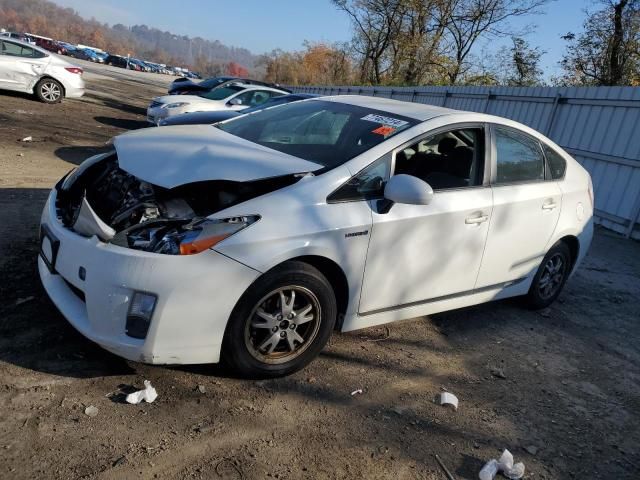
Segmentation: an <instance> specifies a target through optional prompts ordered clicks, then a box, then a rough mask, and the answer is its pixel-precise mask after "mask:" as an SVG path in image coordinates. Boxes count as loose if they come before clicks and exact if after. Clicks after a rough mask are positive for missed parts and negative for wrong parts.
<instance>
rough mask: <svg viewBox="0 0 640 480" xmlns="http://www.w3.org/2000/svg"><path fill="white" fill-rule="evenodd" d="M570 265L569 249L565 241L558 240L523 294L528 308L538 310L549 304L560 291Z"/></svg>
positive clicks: (568, 272)
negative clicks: (526, 291) (525, 293)
mask: <svg viewBox="0 0 640 480" xmlns="http://www.w3.org/2000/svg"><path fill="white" fill-rule="evenodd" d="M571 266H572V261H571V251H570V250H569V247H568V246H567V244H566V243H564V242H558V243H556V244H555V245H554V246H553V247H551V249H550V250H549V251H548V252H547V254H546V255H545V257H544V259H543V260H542V263H541V264H540V267H539V268H538V271H537V272H536V276H535V277H533V282H532V283H531V287H530V288H529V293H527V295H526V296H525V301H526V303H527V305H528V306H529V308H531V309H533V310H538V309H541V308H546V307H548V306H549V305H551V304H552V303H553V302H554V301H555V300H556V298H558V296H559V295H560V292H562V288H563V287H564V284H565V282H566V281H567V278H568V277H569V274H570V273H571Z"/></svg>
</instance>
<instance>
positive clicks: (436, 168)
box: [394, 128, 484, 190]
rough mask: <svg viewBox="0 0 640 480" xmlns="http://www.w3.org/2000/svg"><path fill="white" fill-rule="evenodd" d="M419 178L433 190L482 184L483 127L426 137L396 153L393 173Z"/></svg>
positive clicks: (450, 131)
mask: <svg viewBox="0 0 640 480" xmlns="http://www.w3.org/2000/svg"><path fill="white" fill-rule="evenodd" d="M399 173H404V174H408V175H413V176H415V177H418V178H420V179H422V180H424V181H425V182H427V183H428V184H429V185H431V188H433V189H434V190H443V189H447V188H462V187H473V186H477V185H481V184H482V177H483V173H484V130H483V129H482V128H461V129H457V130H449V131H447V132H443V133H438V134H436V135H432V136H430V137H426V138H424V139H422V140H420V141H419V142H416V143H415V144H413V145H410V146H408V147H407V148H405V149H403V150H401V151H400V152H397V153H396V166H395V172H394V174H396V175H397V174H399Z"/></svg>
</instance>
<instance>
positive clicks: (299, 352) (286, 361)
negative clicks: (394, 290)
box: [222, 261, 337, 378]
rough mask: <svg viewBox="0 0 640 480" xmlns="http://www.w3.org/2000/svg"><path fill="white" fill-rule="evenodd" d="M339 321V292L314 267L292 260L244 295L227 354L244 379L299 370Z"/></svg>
mask: <svg viewBox="0 0 640 480" xmlns="http://www.w3.org/2000/svg"><path fill="white" fill-rule="evenodd" d="M336 317H337V304H336V298H335V294H334V292H333V289H332V288H331V285H330V283H329V282H328V280H327V279H326V277H325V276H324V275H323V274H322V273H321V272H320V271H319V270H318V269H316V268H314V267H313V266H311V265H309V264H307V263H304V262H299V261H288V262H285V263H283V264H282V265H280V266H278V267H276V268H274V269H273V270H271V271H269V272H267V273H266V274H264V275H263V276H262V277H260V278H259V279H258V280H256V281H255V282H254V283H253V285H251V287H249V289H248V290H247V291H246V292H245V293H244V295H242V297H241V298H240V300H239V301H238V304H237V305H236V307H235V308H234V310H233V312H232V314H231V317H230V318H229V324H228V325H227V330H226V332H225V336H224V340H223V345H222V355H223V361H225V362H226V363H228V364H229V365H230V366H231V367H232V368H233V370H234V371H235V372H237V373H238V374H240V375H241V376H244V377H252V378H273V377H280V376H283V375H288V374H290V373H293V372H295V371H298V370H300V369H301V368H303V367H304V366H306V365H307V364H308V363H309V362H310V361H311V360H313V359H314V358H315V357H316V356H317V355H318V354H319V353H320V351H321V350H322V349H323V348H324V346H325V345H326V343H327V341H328V340H329V337H330V336H331V332H332V331H333V328H334V325H335V322H336Z"/></svg>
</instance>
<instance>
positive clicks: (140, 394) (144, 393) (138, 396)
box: [125, 380, 158, 405]
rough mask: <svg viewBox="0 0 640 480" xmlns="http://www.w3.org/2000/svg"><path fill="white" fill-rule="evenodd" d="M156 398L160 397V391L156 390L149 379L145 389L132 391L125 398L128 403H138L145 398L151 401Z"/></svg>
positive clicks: (148, 401)
mask: <svg viewBox="0 0 640 480" xmlns="http://www.w3.org/2000/svg"><path fill="white" fill-rule="evenodd" d="M156 398H158V392H156V389H155V388H153V387H152V386H151V382H150V381H149V380H145V381H144V390H138V391H137V392H133V393H130V394H129V395H127V398H126V399H125V400H126V401H127V403H132V404H134V405H136V404H138V403H140V402H141V401H143V400H144V401H145V402H147V403H151V402H153V401H154V400H155V399H156Z"/></svg>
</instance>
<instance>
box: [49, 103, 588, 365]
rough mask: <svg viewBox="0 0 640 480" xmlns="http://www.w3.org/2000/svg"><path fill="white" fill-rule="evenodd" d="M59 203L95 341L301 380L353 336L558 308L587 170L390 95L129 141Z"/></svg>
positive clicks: (76, 318)
mask: <svg viewBox="0 0 640 480" xmlns="http://www.w3.org/2000/svg"><path fill="white" fill-rule="evenodd" d="M114 146H115V150H114V151H112V152H110V153H106V154H103V155H99V156H96V157H92V158H90V159H88V160H86V161H85V162H84V163H83V164H82V165H81V166H80V167H79V168H78V169H76V170H75V171H73V172H72V173H70V174H69V175H67V176H66V177H65V178H63V179H62V180H61V181H60V182H59V183H58V184H57V185H56V187H55V188H54V189H53V190H52V192H51V194H50V196H49V199H48V201H47V204H46V206H45V208H44V212H43V215H42V222H41V252H40V256H39V258H38V266H39V271H40V276H41V278H42V282H43V284H44V287H45V289H46V291H47V292H48V294H49V296H50V297H51V299H52V300H53V302H54V303H55V304H56V306H57V307H58V308H59V309H60V311H61V312H62V313H63V314H64V315H65V317H66V318H67V319H68V320H69V321H70V322H71V324H72V325H73V326H74V327H75V328H77V329H78V330H79V331H80V332H81V333H82V334H83V335H85V336H86V337H88V338H89V339H91V340H93V341H95V342H97V343H98V344H100V345H101V346H102V347H104V348H105V349H107V350H109V351H111V352H114V353H116V354H118V355H121V356H123V357H125V358H128V359H131V360H136V361H141V362H148V363H155V364H187V363H211V362H218V361H220V360H221V359H222V360H224V361H225V362H227V363H228V364H230V365H231V366H232V367H233V368H234V369H235V370H236V371H237V372H239V373H240V374H243V375H250V376H263V377H264V376H277V375H284V374H288V373H290V372H293V371H295V370H297V369H299V368H301V367H303V366H304V365H305V364H307V363H308V362H309V361H310V360H311V359H313V358H314V357H315V356H316V355H318V353H319V352H320V351H321V349H322V348H323V347H324V345H325V344H326V342H327V340H328V339H329V336H330V335H331V332H332V331H333V330H334V329H336V328H337V329H340V330H342V331H349V330H354V329H359V328H363V327H370V326H374V325H379V324H382V323H387V322H390V321H394V320H400V319H405V318H412V317H416V316H420V315H426V314H431V313H435V312H440V311H444V310H450V309H454V308H460V307H464V306H468V305H473V304H478V303H482V302H488V301H491V300H495V299H499V298H505V297H512V296H524V298H525V299H526V301H527V302H528V303H529V305H531V306H533V307H538V308H539V307H544V306H547V305H549V304H550V303H551V302H552V301H553V300H555V298H557V296H558V295H559V293H560V291H561V289H562V287H563V285H564V284H565V281H566V280H567V278H568V277H569V275H570V273H571V272H572V271H574V270H575V268H576V265H577V264H578V263H579V262H580V261H581V259H582V258H583V257H584V255H585V254H586V252H587V249H588V247H589V244H590V241H591V237H592V229H593V226H592V212H593V192H592V189H591V181H590V177H589V175H588V173H587V172H586V171H585V170H584V169H583V168H582V167H581V166H580V165H579V164H578V163H577V162H576V161H575V160H573V159H572V158H571V157H570V156H569V155H568V154H567V153H566V152H564V151H563V150H562V149H561V148H559V147H558V146H557V145H555V144H554V143H553V142H551V141H550V140H549V139H547V138H545V137H544V136H542V135H540V134H539V133H537V132H535V131H533V130H531V129H530V128H527V127H525V126H523V125H521V124H518V123H516V122H513V121H510V120H506V119H502V118H497V117H493V116H488V115H484V114H477V113H468V112H459V111H454V110H448V109H443V108H439V107H432V106H426V105H420V104H413V103H405V102H398V101H393V100H386V99H380V98H372V97H360V96H340V97H330V98H327V97H324V98H322V99H311V100H305V101H302V102H296V103H291V104H288V105H284V106H280V107H276V108H273V109H267V110H263V111H260V112H256V113H254V114H251V115H247V116H243V117H240V118H237V119H234V120H231V121H228V122H225V123H221V124H218V125H216V126H210V125H205V126H176V127H166V128H161V129H149V130H144V131H137V132H133V133H129V134H125V135H122V136H119V137H117V138H115V142H114Z"/></svg>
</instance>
